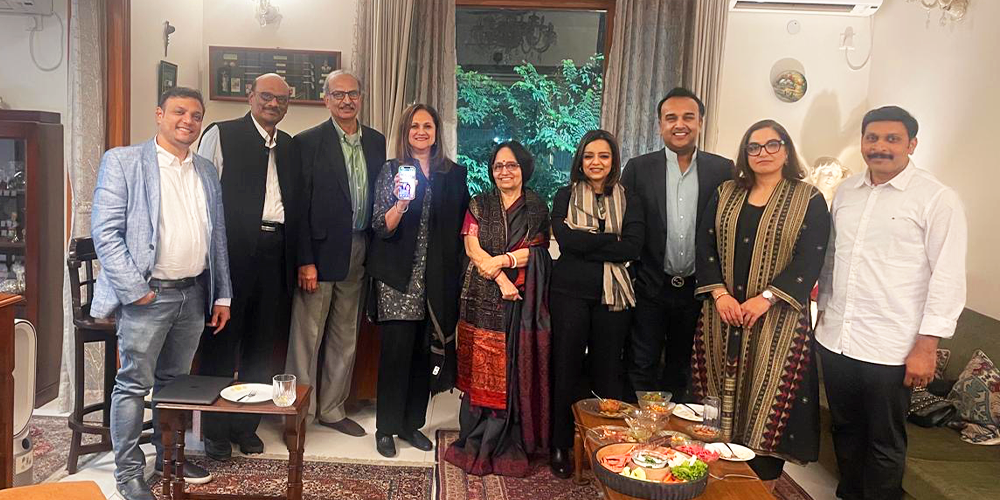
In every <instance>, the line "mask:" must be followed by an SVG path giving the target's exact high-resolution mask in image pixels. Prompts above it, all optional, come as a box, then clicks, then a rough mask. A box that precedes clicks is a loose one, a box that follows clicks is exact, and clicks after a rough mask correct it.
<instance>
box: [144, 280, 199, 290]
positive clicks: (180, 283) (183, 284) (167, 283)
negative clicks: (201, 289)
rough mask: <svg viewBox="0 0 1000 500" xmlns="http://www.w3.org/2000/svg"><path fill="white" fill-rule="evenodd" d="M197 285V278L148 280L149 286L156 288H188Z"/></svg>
mask: <svg viewBox="0 0 1000 500" xmlns="http://www.w3.org/2000/svg"><path fill="white" fill-rule="evenodd" d="M197 284H198V278H182V279H179V280H161V279H156V278H153V279H151V280H149V286H151V287H156V288H188V287H192V286H195V285H197Z"/></svg>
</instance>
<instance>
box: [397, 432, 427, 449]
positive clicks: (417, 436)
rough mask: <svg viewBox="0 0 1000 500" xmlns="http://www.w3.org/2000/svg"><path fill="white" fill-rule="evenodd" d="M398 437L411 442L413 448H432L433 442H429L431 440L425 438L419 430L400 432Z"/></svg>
mask: <svg viewBox="0 0 1000 500" xmlns="http://www.w3.org/2000/svg"><path fill="white" fill-rule="evenodd" d="M399 439H402V440H403V441H406V442H407V443H410V444H412V445H413V447H414V448H416V449H418V450H421V451H431V450H433V449H434V444H433V443H431V440H430V439H427V436H425V435H424V434H423V433H422V432H420V431H410V432H409V433H408V434H400V435H399Z"/></svg>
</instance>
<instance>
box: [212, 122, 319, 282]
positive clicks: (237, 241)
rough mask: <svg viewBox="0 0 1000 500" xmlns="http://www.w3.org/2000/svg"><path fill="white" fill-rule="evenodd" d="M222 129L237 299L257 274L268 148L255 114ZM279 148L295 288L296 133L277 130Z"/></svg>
mask: <svg viewBox="0 0 1000 500" xmlns="http://www.w3.org/2000/svg"><path fill="white" fill-rule="evenodd" d="M212 127H218V129H219V145H220V147H221V148H222V159H223V163H222V180H221V183H222V202H223V206H224V212H225V215H226V239H227V243H228V247H229V268H230V274H231V275H232V278H233V289H234V290H235V292H236V294H235V299H236V300H240V299H241V298H244V299H245V298H246V297H247V296H248V295H249V292H248V291H247V290H246V289H245V288H246V286H247V284H248V283H252V282H253V279H254V277H255V276H256V275H257V273H256V269H257V265H258V264H257V258H256V254H257V242H258V241H259V239H260V234H261V231H260V225H261V217H262V216H263V213H264V194H265V191H266V190H267V161H268V155H269V151H268V149H267V147H266V146H265V145H264V138H263V137H261V136H260V132H258V131H257V127H256V126H255V125H254V124H253V121H252V119H251V117H250V113H247V114H246V115H244V116H243V117H241V118H236V119H234V120H228V121H224V122H218V123H213V124H211V125H209V126H208V127H207V128H206V129H205V131H206V132H207V131H208V130H210V129H211V128H212ZM276 141H277V144H276V145H275V147H274V160H275V166H276V167H277V170H278V187H279V188H280V191H281V201H282V204H283V205H284V209H285V234H286V237H285V255H286V258H285V287H286V289H287V290H288V291H292V290H294V289H295V286H296V281H297V280H296V268H295V255H296V250H295V243H296V240H297V238H296V234H297V233H296V232H295V231H296V227H297V223H298V219H299V218H298V213H297V202H296V198H298V193H299V183H300V175H299V166H298V164H297V163H296V162H295V161H294V160H293V152H292V149H293V147H294V146H293V145H292V136H290V135H288V134H287V133H285V132H283V131H281V130H278V131H277V136H276Z"/></svg>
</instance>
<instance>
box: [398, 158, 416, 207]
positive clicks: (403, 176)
mask: <svg viewBox="0 0 1000 500" xmlns="http://www.w3.org/2000/svg"><path fill="white" fill-rule="evenodd" d="M398 196H399V199H400V200H412V199H413V198H415V197H416V196H417V169H416V168H415V167H414V166H413V165H400V166H399V195H398Z"/></svg>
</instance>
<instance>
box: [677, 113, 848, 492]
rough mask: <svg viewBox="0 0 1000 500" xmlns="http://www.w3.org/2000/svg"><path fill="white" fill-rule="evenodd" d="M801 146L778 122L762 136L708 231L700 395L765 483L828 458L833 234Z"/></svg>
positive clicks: (703, 233)
mask: <svg viewBox="0 0 1000 500" xmlns="http://www.w3.org/2000/svg"><path fill="white" fill-rule="evenodd" d="M803 175H804V173H803V172H802V170H801V168H800V166H799V161H798V156H796V153H795V146H794V145H793V144H792V139H791V137H789V135H788V133H787V132H786V131H785V129H784V128H783V127H782V126H781V125H779V124H778V123H776V122H774V121H771V120H764V121H761V122H758V123H756V124H754V125H753V126H751V127H750V130H748V131H747V132H746V134H745V135H744V136H743V140H742V142H741V143H740V151H739V155H738V156H737V160H736V175H735V176H734V178H733V180H731V181H726V182H724V183H723V184H722V185H720V186H719V189H718V190H717V191H716V195H715V196H714V197H713V199H712V200H711V201H709V205H708V207H707V210H706V211H705V217H704V219H703V221H702V224H701V227H700V228H698V233H697V236H696V238H697V239H696V241H697V256H696V258H697V260H696V268H697V269H696V275H697V280H698V288H697V290H696V292H695V293H696V294H698V295H699V296H700V297H702V298H703V299H704V305H703V308H702V315H701V320H700V321H699V326H698V328H697V330H696V331H695V337H694V349H693V352H692V359H691V370H692V374H691V377H692V387H693V390H694V394H695V396H696V397H699V398H702V397H705V396H716V397H719V398H720V399H721V400H722V439H724V440H725V441H730V442H734V443H739V444H742V445H744V446H746V447H748V448H750V449H752V450H753V451H754V452H755V453H756V454H757V458H755V459H753V460H751V462H750V466H751V467H752V468H753V469H754V472H756V473H757V475H758V476H759V477H760V478H761V479H762V480H764V481H772V480H774V479H777V478H778V477H779V476H780V475H781V470H782V467H783V466H784V463H785V461H786V460H791V461H792V462H794V463H799V464H801V463H805V462H811V461H815V460H816V459H817V456H818V452H819V385H818V380H817V376H816V351H815V344H814V342H815V340H814V336H813V329H812V321H811V317H810V316H811V314H810V307H809V293H810V291H811V290H812V288H813V285H814V284H815V283H816V279H817V278H818V277H819V273H820V269H821V268H822V266H823V258H824V256H825V255H826V245H827V241H828V239H829V236H830V214H829V212H828V210H827V206H826V202H825V201H824V198H823V195H822V194H821V193H820V192H819V190H817V189H816V188H815V187H814V186H812V185H810V184H806V183H805V182H802V181H801V180H800V179H802V177H803Z"/></svg>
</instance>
